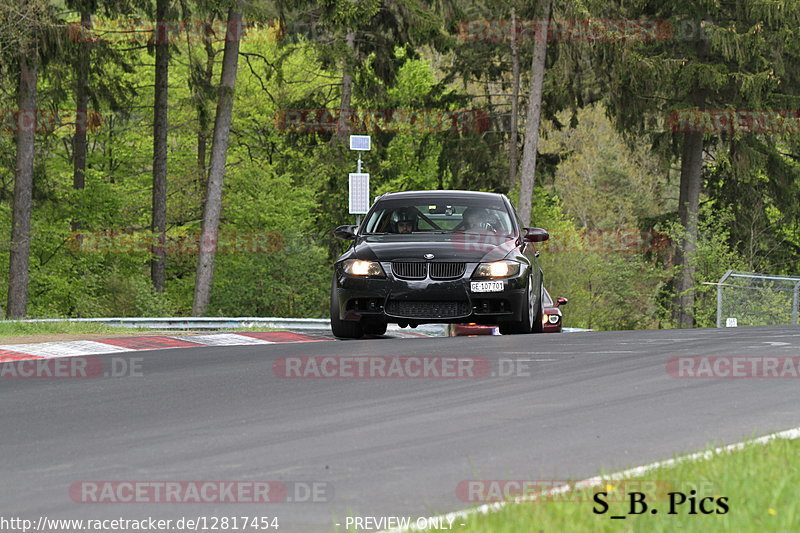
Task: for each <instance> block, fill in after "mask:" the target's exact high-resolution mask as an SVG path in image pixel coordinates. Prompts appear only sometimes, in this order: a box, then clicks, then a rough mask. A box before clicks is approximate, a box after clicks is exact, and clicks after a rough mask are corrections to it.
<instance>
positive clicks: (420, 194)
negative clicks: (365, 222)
mask: <svg viewBox="0 0 800 533" xmlns="http://www.w3.org/2000/svg"><path fill="white" fill-rule="evenodd" d="M504 196H505V195H503V194H499V193H496V192H485V191H459V190H453V191H449V190H438V191H401V192H387V193H386V194H383V195H381V196H379V197H378V198H376V199H375V200H381V199H387V198H404V197H408V198H481V197H484V198H498V197H500V198H502V197H504Z"/></svg>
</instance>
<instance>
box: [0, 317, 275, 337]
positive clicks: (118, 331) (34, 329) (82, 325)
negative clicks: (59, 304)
mask: <svg viewBox="0 0 800 533" xmlns="http://www.w3.org/2000/svg"><path fill="white" fill-rule="evenodd" d="M154 331H155V330H149V329H144V328H126V327H121V326H108V325H106V324H101V323H99V322H66V321H63V322H24V321H19V320H6V321H0V340H2V339H8V338H16V337H35V336H47V335H131V336H133V335H147V334H153V333H154ZM248 331H258V332H264V331H282V330H279V329H271V328H264V327H249V328H234V329H231V328H227V329H222V330H215V329H208V330H199V331H198V330H191V331H187V330H181V329H175V330H170V334H174V335H185V334H187V333H236V332H248ZM158 334H160V335H163V334H164V330H158Z"/></svg>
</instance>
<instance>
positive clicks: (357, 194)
mask: <svg viewBox="0 0 800 533" xmlns="http://www.w3.org/2000/svg"><path fill="white" fill-rule="evenodd" d="M367 211H369V174H366V173H361V172H351V173H350V214H351V215H363V214H364V213H366V212H367Z"/></svg>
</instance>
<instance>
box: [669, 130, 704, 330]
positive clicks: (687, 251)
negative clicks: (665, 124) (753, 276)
mask: <svg viewBox="0 0 800 533" xmlns="http://www.w3.org/2000/svg"><path fill="white" fill-rule="evenodd" d="M702 172H703V134H702V133H701V132H690V133H685V134H684V137H683V154H682V157H681V185H680V198H679V200H678V215H679V216H680V219H681V225H682V226H683V227H684V228H685V230H686V234H685V237H684V239H683V240H682V242H681V246H680V248H679V249H678V253H677V263H678V265H679V266H680V271H679V272H678V278H677V283H676V286H675V291H676V296H675V314H674V316H675V322H676V323H677V325H678V327H679V328H691V327H693V326H694V314H693V307H694V290H693V288H694V279H693V278H694V266H693V265H692V256H693V255H694V252H695V250H696V249H697V211H698V207H699V204H700V187H701V184H702V179H701V178H702Z"/></svg>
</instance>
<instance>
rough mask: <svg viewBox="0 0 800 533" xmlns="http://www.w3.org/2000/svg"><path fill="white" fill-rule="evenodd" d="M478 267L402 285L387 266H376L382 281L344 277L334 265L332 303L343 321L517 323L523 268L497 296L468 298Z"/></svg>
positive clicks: (522, 295)
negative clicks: (458, 274) (448, 276)
mask: <svg viewBox="0 0 800 533" xmlns="http://www.w3.org/2000/svg"><path fill="white" fill-rule="evenodd" d="M477 266H478V263H467V264H466V268H465V270H464V274H463V275H462V276H461V277H460V278H458V279H453V280H434V279H430V278H429V277H427V278H426V279H423V280H407V279H401V278H398V277H397V276H395V274H394V272H393V271H392V263H391V262H381V267H382V268H383V271H384V272H385V274H386V277H385V278H363V277H355V276H350V275H348V274H345V273H344V272H343V270H342V268H341V263H339V264H337V265H336V270H335V283H334V290H335V293H336V294H335V295H334V298H335V300H334V301H338V304H339V316H340V317H342V319H343V320H361V319H376V320H385V321H387V322H390V323H395V324H428V323H460V322H474V323H476V324H498V323H500V322H508V321H517V322H518V321H520V320H521V317H522V309H523V308H524V306H526V305H527V302H526V288H527V285H526V283H527V279H528V273H529V272H528V270H529V268H528V266H527V265H525V264H523V265H522V266H521V268H520V272H519V274H517V275H516V276H513V277H510V278H504V279H502V280H497V281H502V282H503V291H502V292H488V293H473V292H472V291H471V290H470V282H472V281H475V280H472V279H471V276H472V273H473V272H474V270H475V268H476V267H477Z"/></svg>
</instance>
